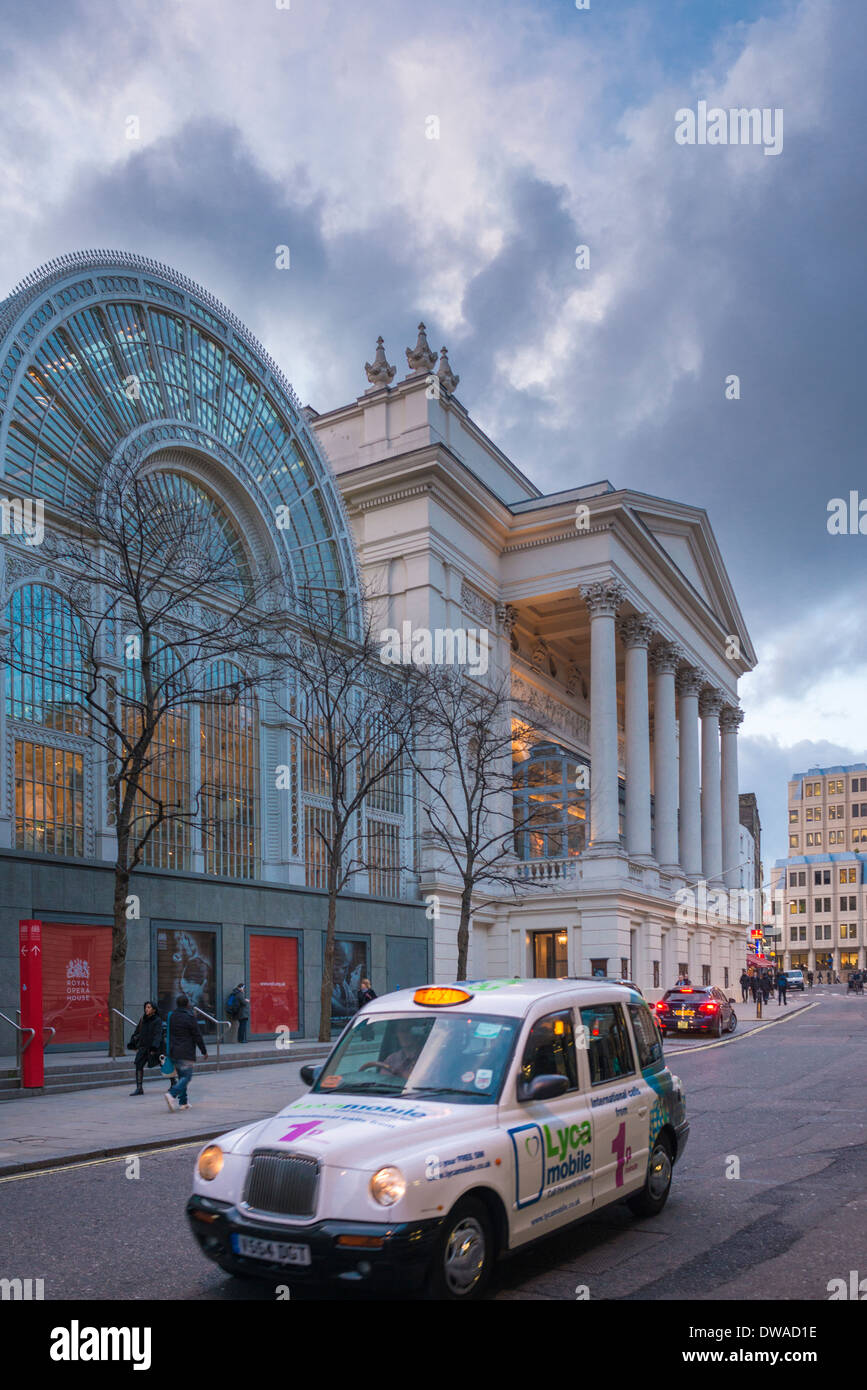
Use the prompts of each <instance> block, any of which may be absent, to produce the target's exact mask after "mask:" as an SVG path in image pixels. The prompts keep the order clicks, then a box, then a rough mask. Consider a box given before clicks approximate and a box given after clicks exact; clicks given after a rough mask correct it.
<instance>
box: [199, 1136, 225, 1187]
mask: <svg viewBox="0 0 867 1390" xmlns="http://www.w3.org/2000/svg"><path fill="white" fill-rule="evenodd" d="M198 1169H199V1177H200V1178H204V1179H205V1182H213V1180H214V1178H215V1177H217V1175H218V1174H219V1173H221V1172H222V1170H223V1150H222V1149H221V1148H220V1146H219V1144H209V1145H208V1147H207V1148H206V1149H202V1152H201V1153H200V1154H199V1162H198Z"/></svg>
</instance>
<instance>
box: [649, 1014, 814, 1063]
mask: <svg viewBox="0 0 867 1390" xmlns="http://www.w3.org/2000/svg"><path fill="white" fill-rule="evenodd" d="M818 1007H819V1005H818V1004H805V1005H804V1007H803V1008H802V1009H795V1011H794V1013H790V1014H784V1015H783V1017H782V1018H774V1019H771V1022H770V1023H763V1024H762V1025H761V1026H760V1027H759V1028H751V1029H750V1030H749V1032H748V1033H737V1034H735V1033H733V1034H732V1036H731V1037H730V1038H722V1039H721V1040H720V1041H719V1042H712V1043H701V1044H700V1045H699V1046H698V1047H685V1048H684V1049H683V1051H682V1052H670V1053H669V1056H670V1057H689V1056H690V1054H691V1053H693V1052H707V1051H708V1050H709V1049H710V1048H712V1047H728V1045H729V1043H733V1042H740V1041H741V1039H742V1038H752V1037H755V1035H756V1033H763V1032H764V1031H765V1029H766V1028H776V1026H777V1024H778V1023H788V1022H789V1020H790V1019H792V1018H797V1017H798V1015H799V1014H806V1013H809V1012H810V1010H811V1009H818Z"/></svg>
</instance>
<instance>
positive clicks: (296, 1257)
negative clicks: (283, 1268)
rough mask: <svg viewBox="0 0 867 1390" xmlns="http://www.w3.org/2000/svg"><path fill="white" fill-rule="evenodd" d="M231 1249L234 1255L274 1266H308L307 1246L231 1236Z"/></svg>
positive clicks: (256, 1237)
mask: <svg viewBox="0 0 867 1390" xmlns="http://www.w3.org/2000/svg"><path fill="white" fill-rule="evenodd" d="M232 1249H233V1250H234V1252H235V1254H236V1255H247V1256H249V1258H250V1259H253V1260H267V1261H268V1263H269V1264H274V1265H309V1264H310V1246H309V1245H289V1244H288V1243H287V1242H286V1241H284V1240H260V1238H259V1237H258V1236H241V1235H237V1234H235V1235H233V1236H232Z"/></svg>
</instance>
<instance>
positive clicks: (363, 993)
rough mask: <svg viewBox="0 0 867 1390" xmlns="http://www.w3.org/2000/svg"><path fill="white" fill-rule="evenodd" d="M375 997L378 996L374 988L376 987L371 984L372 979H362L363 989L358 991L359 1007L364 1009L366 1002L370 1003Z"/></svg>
mask: <svg viewBox="0 0 867 1390" xmlns="http://www.w3.org/2000/svg"><path fill="white" fill-rule="evenodd" d="M375 998H376V991H375V990H374V988H373V986H372V985H371V983H370V981H369V980H362V981H361V989H360V990H359V991H358V1007H359V1009H363V1008H364V1006H365V1004H369V1003H370V1001H371V1000H372V999H375Z"/></svg>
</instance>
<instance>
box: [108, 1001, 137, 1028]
mask: <svg viewBox="0 0 867 1390" xmlns="http://www.w3.org/2000/svg"><path fill="white" fill-rule="evenodd" d="M111 1011H112V1013H113V1014H120V1016H121V1018H125V1019H126V1021H127V1023H131V1024H132V1026H133V1028H134V1027H135V1019H134V1018H130V1016H129V1014H125V1013H123V1012H122V1011H121V1010H120V1009H116V1008H115V1007H114V1005H113V1004H112V1006H111Z"/></svg>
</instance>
